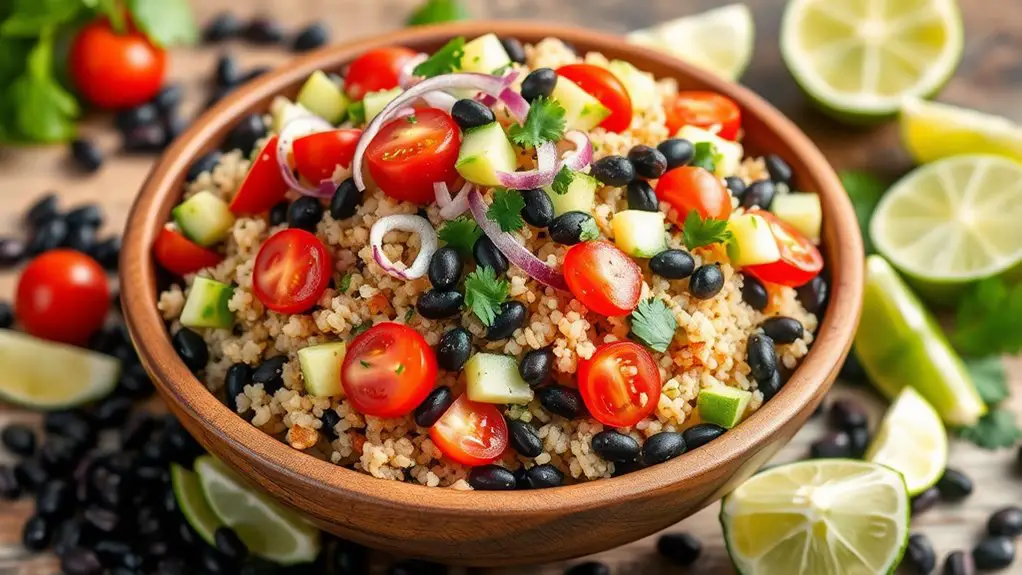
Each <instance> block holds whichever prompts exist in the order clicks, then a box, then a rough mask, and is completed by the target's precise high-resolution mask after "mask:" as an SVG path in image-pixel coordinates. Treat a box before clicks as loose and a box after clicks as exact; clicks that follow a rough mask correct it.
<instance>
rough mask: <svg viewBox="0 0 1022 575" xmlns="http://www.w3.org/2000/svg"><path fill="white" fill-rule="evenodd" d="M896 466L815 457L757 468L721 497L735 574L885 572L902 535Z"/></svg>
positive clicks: (905, 505) (905, 515) (904, 522)
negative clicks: (758, 469)
mask: <svg viewBox="0 0 1022 575" xmlns="http://www.w3.org/2000/svg"><path fill="white" fill-rule="evenodd" d="M908 520H909V496H908V492H907V491H906V490H905V482H904V480H903V479H902V477H901V474H899V473H898V472H897V471H894V470H893V469H890V468H888V467H884V466H883V465H877V464H875V463H868V462H865V461H853V460H848V459H818V460H811V461H800V462H797V463H791V464H788V465H781V466H778V467H773V468H770V469H767V470H766V471H763V472H761V473H759V474H757V475H755V476H753V477H752V479H749V480H748V481H746V482H745V483H743V484H742V485H741V486H740V487H738V489H736V490H734V491H733V492H732V493H731V494H730V495H728V496H727V497H725V498H724V501H723V503H722V504H721V510H720V523H721V525H722V526H723V527H724V540H725V542H726V544H727V549H728V553H729V554H730V555H731V560H732V561H733V562H734V564H735V567H736V568H737V569H738V572H739V573H741V574H742V575H795V574H811V575H816V574H820V575H823V574H826V575H873V574H878V573H890V572H893V570H894V569H895V568H896V567H897V565H898V563H899V562H900V561H901V556H902V554H903V553H904V550H905V544H906V543H907V542H908Z"/></svg>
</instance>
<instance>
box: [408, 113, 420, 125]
mask: <svg viewBox="0 0 1022 575" xmlns="http://www.w3.org/2000/svg"><path fill="white" fill-rule="evenodd" d="M405 121H406V122H408V123H409V124H418V123H419V119H418V118H417V117H415V114H412V115H411V116H405Z"/></svg>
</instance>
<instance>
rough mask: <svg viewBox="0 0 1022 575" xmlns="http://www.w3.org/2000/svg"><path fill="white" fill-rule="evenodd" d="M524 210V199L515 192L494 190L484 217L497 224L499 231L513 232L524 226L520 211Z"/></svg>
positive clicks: (502, 189)
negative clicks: (491, 200) (491, 201)
mask: <svg viewBox="0 0 1022 575" xmlns="http://www.w3.org/2000/svg"><path fill="white" fill-rule="evenodd" d="M524 208H525V199H524V198H522V194H521V193H519V192H518V191H516V190H507V189H504V188H495V189H494V190H493V203H491V204H490V209H488V210H486V217H488V218H490V219H491V220H493V221H495V222H497V225H498V226H500V229H501V230H502V231H505V232H515V231H518V230H520V229H522V227H524V226H525V220H523V219H522V209H524Z"/></svg>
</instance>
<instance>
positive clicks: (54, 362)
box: [0, 329, 121, 409]
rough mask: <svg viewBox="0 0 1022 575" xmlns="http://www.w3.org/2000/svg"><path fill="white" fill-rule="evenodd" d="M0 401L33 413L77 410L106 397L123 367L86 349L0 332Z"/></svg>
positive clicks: (112, 359)
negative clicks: (22, 407)
mask: <svg viewBox="0 0 1022 575" xmlns="http://www.w3.org/2000/svg"><path fill="white" fill-rule="evenodd" d="M0 366H3V372H4V374H3V377H0V399H6V400H8V401H11V402H13V403H18V404H21V405H24V406H26V407H30V408H33V409H59V408H65V407H74V406H77V405H82V404H84V403H88V402H90V401H94V400H96V399H99V398H101V397H104V396H106V395H107V394H109V393H110V392H111V391H113V389H114V386H116V385H117V376H118V375H119V374H120V371H121V362H120V361H118V360H117V359H115V358H113V357H111V356H109V355H103V354H100V353H95V352H92V351H89V350H87V349H82V348H79V347H73V346H70V345H65V344H62V343H55V342H52V341H46V340H43V339H39V338H36V337H32V336H30V335H27V334H24V333H20V332H16V331H11V330H8V329H0Z"/></svg>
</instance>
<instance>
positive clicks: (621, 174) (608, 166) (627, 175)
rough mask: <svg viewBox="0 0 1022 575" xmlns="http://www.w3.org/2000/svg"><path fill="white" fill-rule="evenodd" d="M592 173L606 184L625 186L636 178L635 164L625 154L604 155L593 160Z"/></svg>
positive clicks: (617, 186) (616, 186) (618, 186)
mask: <svg viewBox="0 0 1022 575" xmlns="http://www.w3.org/2000/svg"><path fill="white" fill-rule="evenodd" d="M590 175H591V176H593V177H594V178H596V179H597V180H599V181H600V182H602V183H603V184H604V185H606V186H613V187H615V188H623V187H624V186H627V185H628V184H629V183H630V182H632V181H633V180H635V166H634V165H632V162H631V160H629V159H628V158H626V157H624V156H604V157H603V158H600V159H599V160H597V161H596V162H593V166H592V170H591V171H590Z"/></svg>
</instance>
